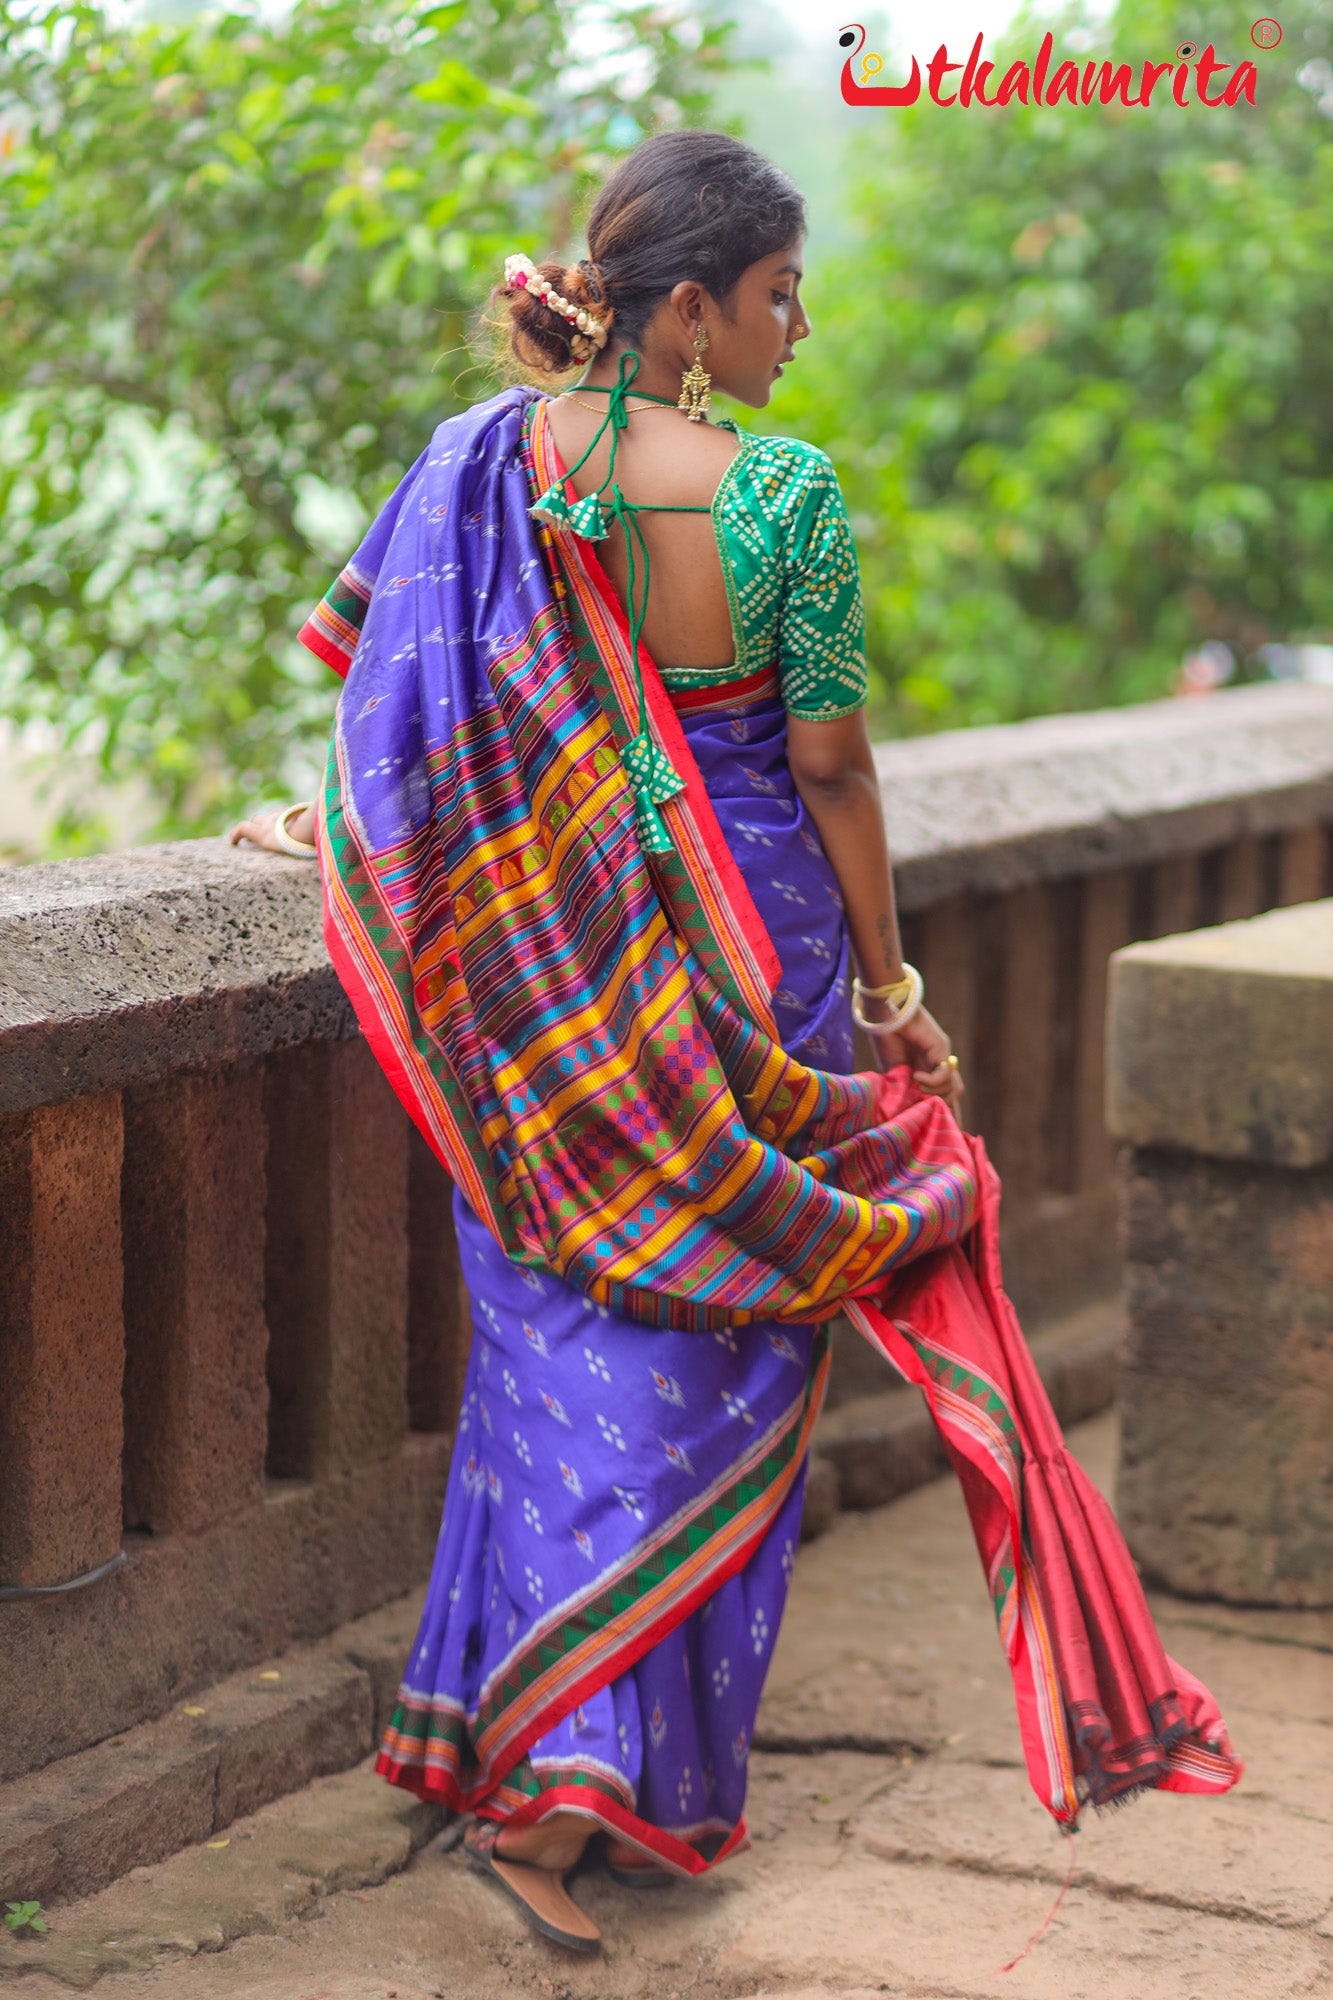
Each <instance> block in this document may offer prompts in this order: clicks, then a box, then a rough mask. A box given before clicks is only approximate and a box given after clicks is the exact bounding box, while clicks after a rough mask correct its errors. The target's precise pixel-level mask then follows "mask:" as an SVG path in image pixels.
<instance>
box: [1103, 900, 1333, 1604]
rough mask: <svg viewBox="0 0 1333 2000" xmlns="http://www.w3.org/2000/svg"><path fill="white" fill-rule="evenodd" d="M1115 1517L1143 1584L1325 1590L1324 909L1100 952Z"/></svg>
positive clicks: (1215, 1591)
mask: <svg viewBox="0 0 1333 2000" xmlns="http://www.w3.org/2000/svg"><path fill="white" fill-rule="evenodd" d="M1108 1046H1109V1051H1110V1075H1109V1079H1108V1081H1109V1095H1108V1117H1109V1121H1110V1124H1111V1126H1112V1129H1113V1130H1114V1132H1115V1133H1116V1134H1117V1136H1118V1137H1120V1138H1122V1139H1124V1140H1126V1141H1128V1142H1129V1144H1128V1150H1127V1153H1126V1157H1125V1163H1124V1204H1125V1215H1124V1221H1125V1249H1126V1279H1127V1291H1128V1303H1129V1336H1128V1340H1127V1343H1126V1348H1125V1352H1124V1357H1123V1362H1122V1370H1121V1403H1122V1415H1123V1424H1122V1445H1121V1462H1120V1478H1119V1487H1118V1499H1119V1510H1120V1518H1121V1521H1122V1523H1123V1525H1124V1528H1125V1532H1126V1535H1127V1536H1128V1538H1129V1541H1130V1544H1131V1547H1132V1548H1133V1550H1134V1553H1135V1556H1136V1557H1137V1558H1138V1560H1139V1562H1140V1564H1141V1566H1142V1568H1143V1569H1144V1571H1145V1573H1146V1574H1147V1575H1148V1576H1149V1577H1150V1578H1151V1579H1152V1580H1154V1581H1156V1582H1160V1583H1164V1584H1165V1585H1166V1586H1167V1587H1168V1588H1169V1589H1172V1590H1175V1591H1178V1592H1180V1593H1182V1594H1183V1595H1186V1596H1197V1597H1221V1598H1225V1599H1229V1600H1230V1601H1232V1602H1233V1603H1240V1604H1279V1605H1304V1606H1316V1605H1318V1606H1326V1605H1333V902H1317V903H1308V904H1305V905H1303V906H1302V907H1301V908H1299V909H1293V910H1280V911H1274V912H1273V913H1271V914H1270V915H1268V916H1263V917H1256V918H1253V919H1251V920H1250V921H1249V922H1247V923H1237V924H1224V925H1222V926H1220V927H1219V928H1218V929H1216V930H1211V931H1199V932H1195V933H1193V934H1192V935H1189V936H1185V937H1174V938H1164V939H1161V940H1160V941H1158V942H1157V943H1155V944H1142V945H1135V946H1133V947H1132V948H1131V949H1130V950H1128V951H1124V952H1121V953H1119V954H1118V955H1117V957H1116V959H1115V960H1114V961H1113V977H1112V1004H1111V1013H1110V1020H1109V1024H1108Z"/></svg>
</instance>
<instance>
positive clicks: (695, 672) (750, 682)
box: [659, 661, 781, 719]
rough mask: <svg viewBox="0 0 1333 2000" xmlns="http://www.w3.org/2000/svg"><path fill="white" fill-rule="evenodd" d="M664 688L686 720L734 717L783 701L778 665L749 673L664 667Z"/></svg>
mask: <svg viewBox="0 0 1333 2000" xmlns="http://www.w3.org/2000/svg"><path fill="white" fill-rule="evenodd" d="M659 672H660V674H661V679H662V685H663V687H664V688H665V689H666V691H667V696H668V699H669V700H670V702H671V706H672V707H673V708H674V709H675V711H676V713H677V715H679V716H680V717H681V718H682V719H684V718H685V717H687V716H695V715H731V714H736V713H739V712H741V711H743V710H746V709H749V708H754V707H756V706H759V705H763V704H771V703H773V702H775V701H780V699H781V686H780V683H779V680H778V669H777V662H776V661H772V662H770V663H769V664H768V665H767V666H763V667H758V668H756V669H754V670H753V671H751V672H749V673H736V672H734V671H733V669H732V668H730V667H662V668H659Z"/></svg>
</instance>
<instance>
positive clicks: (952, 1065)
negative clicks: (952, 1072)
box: [944, 1056, 958, 1069]
mask: <svg viewBox="0 0 1333 2000" xmlns="http://www.w3.org/2000/svg"><path fill="white" fill-rule="evenodd" d="M944 1067H945V1068H946V1069H957V1067H958V1058H957V1056H946V1057H945V1058H944Z"/></svg>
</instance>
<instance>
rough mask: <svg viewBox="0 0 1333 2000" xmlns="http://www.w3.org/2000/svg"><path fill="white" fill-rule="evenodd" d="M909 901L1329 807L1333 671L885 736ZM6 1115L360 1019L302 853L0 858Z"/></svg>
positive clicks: (1149, 853)
mask: <svg viewBox="0 0 1333 2000" xmlns="http://www.w3.org/2000/svg"><path fill="white" fill-rule="evenodd" d="M875 757H876V764H877V768H878V771H879V777H880V783H881V787H882V790H883V795H884V804H885V812H886V815H887V819H888V826H889V835H890V840H891V843H892V847H893V852H894V856H895V862H896V880H897V885H898V898H899V902H900V903H901V905H902V907H903V909H904V910H905V911H912V910H919V909H923V908H925V907H927V906H928V905H931V904H933V903H936V902H939V901H941V900H942V899H944V898H947V897H950V896H958V895H963V894H981V895H987V894H995V893H999V892H1002V891H1006V890H1010V889H1014V888H1017V887H1020V886H1021V885H1023V884H1025V883H1029V882H1034V881H1052V880H1058V879H1062V878H1068V877H1074V876H1081V875H1086V874H1089V873H1096V872H1098V871H1100V870H1105V869H1114V868H1127V867H1138V866H1141V865H1144V864H1147V863H1151V862H1155V861H1160V860H1163V859H1166V858H1167V857H1169V856H1172V855H1178V854H1184V853H1199V852H1202V851H1204V850H1206V849H1208V848H1213V847H1220V846H1223V845H1225V844H1226V843H1227V842H1229V841H1233V840H1236V839H1237V838H1239V837H1241V836H1244V835H1253V834H1272V833H1284V832H1290V831H1294V830H1296V829H1298V828H1304V827H1309V826H1311V825H1312V824H1319V823H1321V822H1322V823H1327V824H1330V825H1333V689H1328V688H1317V687H1299V686H1292V685H1275V686H1269V687H1255V688H1239V689H1234V690H1232V691H1230V692H1227V693H1222V694H1218V695H1213V696H1210V697H1207V698H1206V699H1202V700H1197V701H1167V702H1150V703H1146V704H1144V705H1142V706H1140V707H1137V708H1124V709H1106V710H1102V711H1099V712H1097V713H1095V714H1091V715H1068V716H1051V717H1047V718H1043V719H1041V720H1039V721H1035V722H1021V723H1012V724H1006V725H1005V726H1004V727H1002V728H995V729H970V730H955V731H950V732H948V733H946V734H943V735H940V736H931V737H924V738H916V739H913V740H912V741H910V742H900V743H886V744H881V745H880V746H879V747H878V748H877V750H876V752H875ZM0 964H3V966H4V968H5V988H4V992H3V993H2V994H0V1115H3V1114H4V1113H6V1112H15V1111H24V1110H28V1109H30V1108H31V1107H32V1106H34V1105H38V1104H58V1103H60V1102H62V1101H63V1100H64V1099H66V1098H71V1097H81V1096H86V1095H88V1094H90V1093H92V1092H95V1091H101V1090H119V1089H121V1088H123V1087H124V1086H126V1085H128V1084H136V1083H149V1082H154V1081H156V1080H157V1079H159V1078H160V1077H163V1076H167V1075H170V1074H171V1073H173V1072H174V1071H176V1070H179V1069H183V1068H188V1067H191V1066H194V1065H197V1064H205V1063H216V1062H224V1061H231V1060H234V1059H236V1058H237V1057H240V1056H245V1055H260V1054H264V1053H266V1052H267V1051H268V1050H270V1049H274V1048H284V1047H289V1046H291V1045H293V1044H295V1043H297V1042H302V1041H308V1040H310V1039H311V1038H312V1037H316V1038H325V1039H340V1038H342V1037H344V1036H346V1035H349V1034H353V1033H355V1025H354V1022H353V1019H352V1015H351V1010H350V1008H349V1007H348V1005H347V1002H346V1000H345V998H344V997H343V994H342V992H341V991H340V989H339V987H338V984H337V981H336V980H335V978H334V976H333V972H332V968H331V967H330V965H329V962H328V958H327V956H326V954H325V951H324V946H323V941H322V938H321V935H320V895H319V883H318V880H317V878H316V875H315V871H314V869H313V868H312V867H311V865H310V864H309V863H308V862H302V861H286V860H283V859H280V858H279V857H277V856H275V855H271V854H259V853H256V852H254V851H246V850H243V849H239V848H234V847H229V846H228V845H227V843H226V842H225V841H224V840H221V839H217V840H196V841H179V842H176V843H173V844H169V845H166V846H160V847H142V848H136V849H134V850H132V851H130V852H128V853H123V854H112V855H103V856H99V857H98V858H96V859H93V860H88V861H69V862H53V863H42V864H39V865H38V866H35V867H30V868H17V869H10V870H7V871H0Z"/></svg>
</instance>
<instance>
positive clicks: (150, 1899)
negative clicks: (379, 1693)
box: [0, 1760, 449, 2000]
mask: <svg viewBox="0 0 1333 2000" xmlns="http://www.w3.org/2000/svg"><path fill="white" fill-rule="evenodd" d="M71 1761H73V1760H71ZM442 1820H443V1813H442V1812H441V1809H440V1808H439V1807H438V1806H432V1805H427V1804H426V1803H425V1802H424V1801H423V1800H421V1799H415V1798H413V1797H412V1796H411V1795H410V1793H407V1792H404V1791H402V1790H400V1789H399V1788H398V1787H397V1786H396V1785H386V1784H385V1783H384V1781H383V1779H382V1778H377V1777H376V1776H375V1774H374V1770H373V1768H372V1767H371V1765H370V1763H369V1761H368V1760H367V1761H365V1762H363V1763H362V1764H361V1765H360V1766H359V1768H357V1769H356V1770H350V1771H341V1772H338V1773H337V1774H336V1775H334V1776H332V1777H327V1778H319V1779H316V1780H314V1781H313V1782H312V1783H310V1784H309V1785H306V1786H304V1787H303V1788H302V1790H301V1791H300V1792H299V1793H297V1794H296V1795H295V1796H294V1797H292V1798H284V1799H279V1800H275V1801H274V1802H272V1803H271V1804H269V1805H267V1806H265V1807H263V1808H262V1809H261V1810H260V1811H258V1812H254V1813H248V1814H246V1816H245V1817H244V1818H239V1819H236V1820H234V1821H233V1822H232V1824H231V1826H230V1828H229V1830H228V1832H227V1833H225V1834H223V1835H221V1836H220V1837H219V1838H217V1839H210V1840H196V1841H193V1843H192V1845H190V1846H189V1847H187V1848H185V1849H184V1850H183V1851H182V1852H180V1853H178V1854H173V1855H171V1856H170V1857H169V1858H168V1859H167V1860H166V1861H165V1862H164V1863H160V1864H159V1863H154V1864H152V1865H150V1866H145V1867H141V1868H134V1869H132V1870H130V1871H129V1872H128V1873H126V1874H124V1875H122V1876H121V1878H120V1879H119V1880H117V1881H116V1882H114V1883H111V1884H109V1885H108V1887H106V1888H105V1889H102V1890H99V1891H98V1893H97V1894H96V1895H92V1896H86V1897H84V1898H82V1899H81V1900H80V1901H78V1902H76V1903H72V1904H68V1905H65V1906H63V1907H61V1908H59V1909H56V1910H54V1911H53V1912H52V1920H51V1925H50V1929H49V1930H48V1932H47V1933H46V1935H45V1936H44V1937H41V1938H27V1937H24V1938H16V1939H14V1940H13V1942H12V1945H11V1947H10V1949H9V1950H8V1951H5V1952H3V1953H0V1986H3V1985H5V1984H6V1983H7V1982H9V1981H10V1980H12V1981H14V1982H15V1985H16V1986H19V1984H20V1982H21V1989H20V1990H22V1991H31V1990H32V1989H33V1988H34V1987H36V1988H38V1989H39V1990H40V1992H41V1993H42V1994H52V1993H54V1994H56V1995H59V1994H60V1993H62V1992H67V1991H69V1990H71V1989H72V1990H73V1991H74V1992H86V1991H87V1990H88V1989H89V1988H90V1987H94V1986H96V1985H97V1983H98V1982H99V1981H100V1980H101V1979H103V1978H105V1977H107V1975H112V1983H113V1984H114V1985H115V1986H116V1987H117V1988H119V1989H120V1990H121V1991H122V1992H123V1991H124V1985H123V1982H122V1980H121V1979H118V1978H115V1977H114V1975H116V1974H124V1975H130V1976H131V1977H132V1976H133V1975H135V1974H138V1975H141V1976H142V1979H143V1980H144V1981H145V1982H151V1990H152V1991H153V1992H159V1991H161V1992H164V1993H171V1992H173V1991H174V1990H175V1985H174V1979H175V1977H176V1976H177V1975H178V1974H179V1972H180V1970H181V1969H182V1962H183V1961H187V1960H189V1959H193V1958H197V1957H198V1956H199V1955H200V1954H201V1953H202V1954H215V1953H221V1952H224V1951H226V1950H227V1949H228V1947H230V1946H232V1945H234V1944H236V1942H237V1941H238V1940H239V1939H242V1938H247V1937H249V1938H254V1937H256V1935H258V1936H260V1937H272V1936H273V1935H274V1934H275V1933H276V1932H278V1931H279V1930H280V1929H281V1928H282V1926H283V1925H284V1924H286V1923H288V1922H289V1921H290V1920H291V1919H293V1918H295V1919H300V1920H304V1921H307V1922H308V1921H309V1920H310V1919H311V1918H312V1917H318V1916H321V1915H323V1914H324V1911H325V1909H326V1907H327V1899H328V1898H329V1897H331V1896H334V1895H337V1894H340V1893H343V1894H345V1893H346V1892H347V1891H349V1890H350V1891H364V1890H365V1889H367V1888H370V1887H373V1886H375V1885H376V1884H378V1883H381V1882H387V1881H390V1880H393V1879H395V1878H397V1877H398V1876H399V1875H400V1873H401V1871H402V1870H403V1869H404V1868H405V1867H407V1866H408V1864H409V1862H410V1861H411V1859H412V1856H413V1854H414V1853H416V1851H417V1850H418V1849H419V1848H421V1847H423V1846H424V1845H425V1844H426V1842H427V1841H429V1840H430V1839H431V1838H432V1836H433V1835H434V1834H435V1833H436V1832H437V1831H438V1829H439V1827H440V1825H441V1822H442ZM448 1837H449V1836H448V1835H446V1836H445V1839H446V1840H447V1839H448ZM235 1978H236V1974H235V1973H233V1974H232V1975H231V1978H230V1979H229V1980H228V1987H229V1990H230V1988H231V1986H232V1983H233V1982H234V1980H235ZM163 1980H165V1981H167V1982H168V1983H167V1984H166V1985H160V1984H159V1982H161V1981H163ZM246 1984H247V1988H248V1984H249V1982H248V1981H247V1982H246ZM132 1986H133V1990H134V1991H136V1992H142V1991H143V1990H144V1987H143V1986H142V1985H141V1984H140V1980H139V1979H138V1978H132ZM278 1990H279V1991H281V1992H282V1993H283V1996H284V2000H297V1996H298V1995H305V1994H308V1993H310V1992H311V1990H312V1989H311V1986H310V1985H308V1984H307V1983H306V1982H305V1981H304V1980H302V1981H301V1982H300V1983H287V1982H284V1983H283V1985H282V1986H281V1987H280V1988H279V1989H278ZM355 1990H356V1992H357V1993H358V1994H368V1993H370V1992H371V1991H372V1990H373V1991H374V1992H375V1993H376V1994H383V1993H384V1992H385V1991H386V1988H385V1987H384V1986H383V1985H379V1986H376V1987H374V1988H373V1989H372V1988H371V1987H370V1986H368V1985H366V1984H365V1983H363V1982H361V1981H358V1982H356V1987H355ZM387 1990H388V1991H389V1992H394V1991H395V1990H399V1991H402V1992H404V1993H405V1992H406V1991H407V1989H406V1987H402V1988H397V1989H396V1985H395V1984H390V1985H389V1986H388V1989H387ZM416 1990H417V1992H418V1993H419V1992H420V1989H419V1988H418V1989H416ZM318 1991H319V1992H320V1993H322V1994H327V1993H328V1992H329V1991H330V1988H329V1986H328V1985H327V1984H325V1983H324V1982H323V1981H322V1980H321V1981H320V1982H319V1986H318ZM422 2000H424V1995H423V1996H422Z"/></svg>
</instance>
